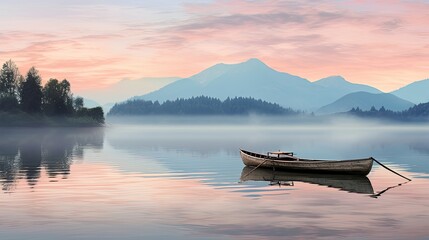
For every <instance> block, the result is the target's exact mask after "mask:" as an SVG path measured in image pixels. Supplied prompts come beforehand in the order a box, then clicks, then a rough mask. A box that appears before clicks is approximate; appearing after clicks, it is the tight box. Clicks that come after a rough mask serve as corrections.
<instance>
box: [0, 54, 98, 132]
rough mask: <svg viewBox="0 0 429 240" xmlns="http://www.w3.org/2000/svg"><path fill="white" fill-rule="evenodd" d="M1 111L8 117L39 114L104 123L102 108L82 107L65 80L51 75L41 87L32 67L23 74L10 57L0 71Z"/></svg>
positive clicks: (36, 73) (35, 71)
mask: <svg viewBox="0 0 429 240" xmlns="http://www.w3.org/2000/svg"><path fill="white" fill-rule="evenodd" d="M1 112H3V113H8V116H10V115H11V114H15V117H16V116H18V117H17V118H22V117H23V116H26V115H27V116H28V115H41V116H48V117H69V118H70V117H72V118H86V119H90V120H91V121H92V122H96V123H98V124H102V123H104V113H103V109H102V108H101V107H96V108H91V109H88V108H85V107H84V105H83V99H82V98H80V97H77V98H74V97H73V94H72V92H71V85H70V82H69V81H67V80H66V79H64V80H62V81H59V80H58V79H54V78H51V79H49V80H48V81H47V82H46V84H45V85H44V86H42V78H41V76H40V74H39V72H38V71H37V69H36V68H34V67H32V68H30V70H28V72H27V74H26V75H25V76H23V75H21V74H20V72H19V70H18V67H17V66H16V64H15V63H14V62H13V61H12V60H9V61H7V62H5V63H4V64H3V66H2V68H1V70H0V113H1ZM12 118H13V117H12ZM91 121H89V122H91ZM0 124H1V122H0Z"/></svg>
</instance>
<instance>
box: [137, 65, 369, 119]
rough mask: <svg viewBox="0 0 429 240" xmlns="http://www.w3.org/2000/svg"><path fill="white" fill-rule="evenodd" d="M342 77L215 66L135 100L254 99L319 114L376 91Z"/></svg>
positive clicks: (264, 66) (263, 66) (250, 67)
mask: <svg viewBox="0 0 429 240" xmlns="http://www.w3.org/2000/svg"><path fill="white" fill-rule="evenodd" d="M338 78H339V77H334V78H330V79H325V80H323V79H322V80H320V81H318V82H315V83H312V82H310V81H308V80H306V79H304V78H301V77H298V76H294V75H291V74H288V73H282V72H278V71H276V70H274V69H272V68H270V67H268V66H267V65H266V64H264V63H263V62H261V61H260V60H258V59H250V60H248V61H246V62H242V63H238V64H216V65H214V66H212V67H210V68H208V69H206V70H204V71H202V72H200V73H198V74H196V75H193V76H191V77H189V78H185V79H181V80H178V81H175V82H173V83H171V84H168V85H167V86H165V87H163V88H161V89H159V90H157V91H154V92H151V93H148V94H145V95H142V96H138V97H135V98H133V99H144V100H151V101H160V102H164V101H166V100H174V99H177V98H191V97H196V96H209V97H215V98H219V99H220V100H225V99H227V98H228V97H230V98H233V97H252V98H255V99H261V100H264V101H268V102H272V103H277V104H280V105H281V106H283V107H290V108H293V109H300V110H316V109H318V108H320V107H322V106H324V105H326V104H329V103H332V102H333V101H335V100H337V99H338V98H340V97H342V96H344V95H346V94H348V93H350V92H354V91H361V90H364V89H367V90H369V91H373V92H376V91H377V90H376V89H374V88H371V87H368V86H366V87H365V85H358V84H351V83H349V82H347V81H345V80H344V79H342V81H341V83H340V84H337V82H338Z"/></svg>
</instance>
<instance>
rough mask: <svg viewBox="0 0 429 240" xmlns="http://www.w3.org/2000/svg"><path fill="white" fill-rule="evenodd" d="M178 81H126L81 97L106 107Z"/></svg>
mask: <svg viewBox="0 0 429 240" xmlns="http://www.w3.org/2000/svg"><path fill="white" fill-rule="evenodd" d="M178 79H179V78H177V77H166V78H140V79H134V80H130V79H125V80H121V81H119V82H117V83H115V84H113V85H111V86H109V87H107V88H98V89H94V90H86V91H82V92H79V95H81V96H83V97H84V98H89V99H93V100H94V101H96V102H98V103H100V105H103V106H104V105H106V104H109V103H112V102H121V101H125V100H127V99H129V98H131V97H133V96H136V95H142V94H146V93H149V92H152V91H155V90H158V89H160V88H161V87H164V86H166V85H168V84H170V83H172V82H174V81H177V80H178Z"/></svg>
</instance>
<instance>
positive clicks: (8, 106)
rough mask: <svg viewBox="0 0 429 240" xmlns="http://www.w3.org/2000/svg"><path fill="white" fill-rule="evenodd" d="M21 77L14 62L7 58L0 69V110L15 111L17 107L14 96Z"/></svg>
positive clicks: (16, 100)
mask: <svg viewBox="0 0 429 240" xmlns="http://www.w3.org/2000/svg"><path fill="white" fill-rule="evenodd" d="M21 78H22V76H21V74H20V73H19V70H18V67H17V66H16V64H15V63H14V62H13V61H12V60H9V61H7V62H5V63H4V64H3V66H2V68H1V70H0V111H15V110H17V109H18V105H19V103H18V99H17V96H16V93H17V89H18V83H19V80H20V79H21Z"/></svg>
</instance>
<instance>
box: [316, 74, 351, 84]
mask: <svg viewBox="0 0 429 240" xmlns="http://www.w3.org/2000/svg"><path fill="white" fill-rule="evenodd" d="M316 83H319V84H320V83H348V81H347V80H346V79H345V78H343V77H342V76H339V75H336V76H329V77H325V78H322V79H320V80H317V81H316Z"/></svg>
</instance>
